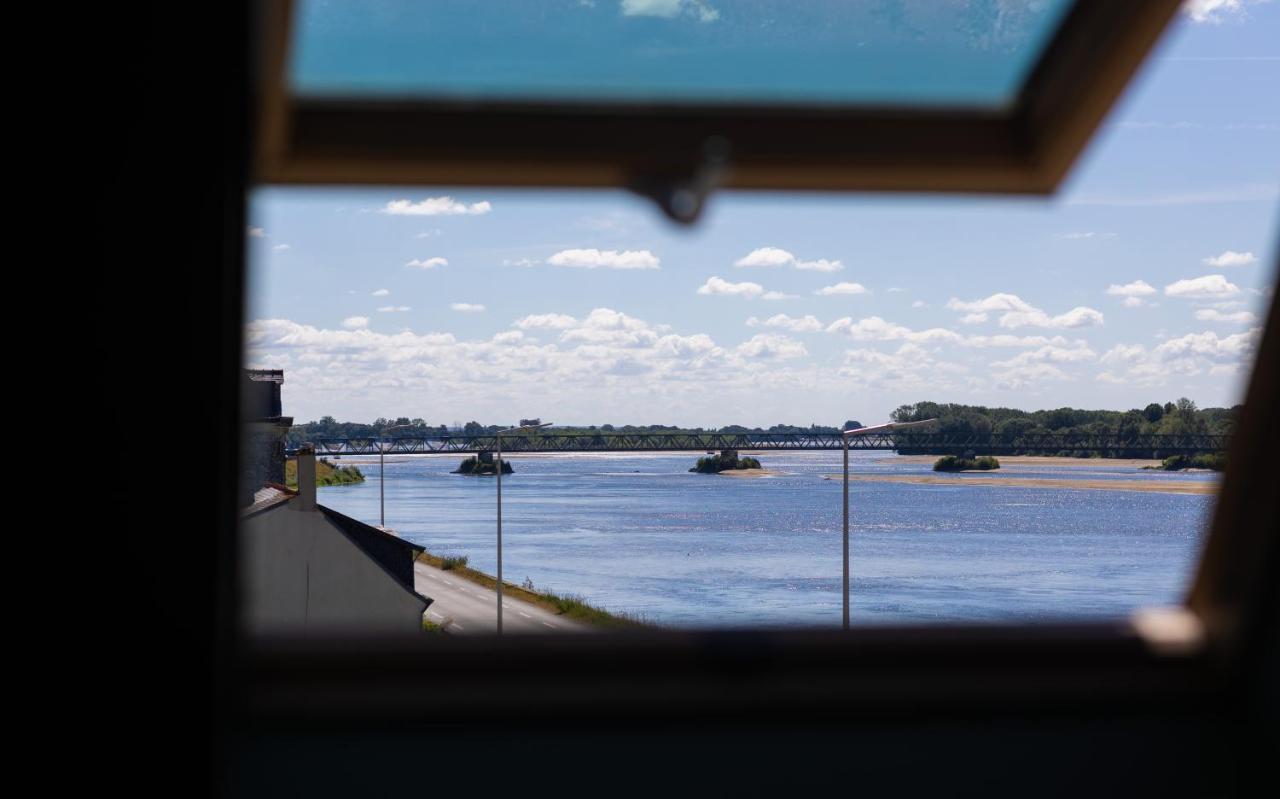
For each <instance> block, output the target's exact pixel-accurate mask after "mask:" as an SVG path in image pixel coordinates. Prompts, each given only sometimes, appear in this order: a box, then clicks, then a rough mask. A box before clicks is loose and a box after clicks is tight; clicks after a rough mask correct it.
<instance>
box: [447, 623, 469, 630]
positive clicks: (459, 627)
mask: <svg viewBox="0 0 1280 799" xmlns="http://www.w3.org/2000/svg"><path fill="white" fill-rule="evenodd" d="M450 626H452V627H457V628H458V629H459V630H465V629H467V628H466V627H463V626H462V625H461V624H458V623H457V622H456V621H455V622H450Z"/></svg>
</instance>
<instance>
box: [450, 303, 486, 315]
mask: <svg viewBox="0 0 1280 799" xmlns="http://www.w3.org/2000/svg"><path fill="white" fill-rule="evenodd" d="M449 307H450V308H452V309H453V310H455V311H459V312H460V313H480V312H481V311H483V310H484V306H483V305H477V304H475V303H471V302H455V303H450V305H449Z"/></svg>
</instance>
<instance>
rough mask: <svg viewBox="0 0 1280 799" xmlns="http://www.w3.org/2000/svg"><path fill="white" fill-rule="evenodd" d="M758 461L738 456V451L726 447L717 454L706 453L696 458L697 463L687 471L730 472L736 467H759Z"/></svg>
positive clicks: (703, 472)
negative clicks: (702, 456)
mask: <svg viewBox="0 0 1280 799" xmlns="http://www.w3.org/2000/svg"><path fill="white" fill-rule="evenodd" d="M759 468H760V461H758V460H756V459H755V458H750V457H742V458H739V457H738V453H737V452H736V451H734V450H731V449H727V450H725V451H724V452H721V453H720V454H719V455H708V456H706V457H704V458H698V463H697V464H696V465H695V466H694V467H693V468H691V469H689V471H691V472H697V473H698V474H719V473H720V472H731V471H735V470H738V469H759Z"/></svg>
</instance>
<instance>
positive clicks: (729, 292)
mask: <svg viewBox="0 0 1280 799" xmlns="http://www.w3.org/2000/svg"><path fill="white" fill-rule="evenodd" d="M698 293H699V294H704V295H712V296H720V297H745V298H746V299H748V300H753V299H756V298H757V297H759V298H761V299H765V300H785V299H791V295H789V294H783V293H782V292H780V291H765V290H764V286H762V285H760V284H759V283H752V282H750V281H743V282H741V283H730V282H729V281H727V280H724V279H723V278H720V277H710V278H707V282H706V283H703V284H702V286H701V287H699V288H698Z"/></svg>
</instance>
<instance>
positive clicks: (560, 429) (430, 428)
mask: <svg viewBox="0 0 1280 799" xmlns="http://www.w3.org/2000/svg"><path fill="white" fill-rule="evenodd" d="M404 425H408V426H409V427H407V428H406V427H404ZM514 426H515V425H514V423H511V424H501V425H499V424H489V425H485V424H480V423H479V422H467V423H466V424H464V425H462V426H461V427H458V426H456V425H452V426H450V425H443V424H440V425H433V424H428V423H427V422H426V421H425V420H423V419H410V418H408V417H407V416H401V417H399V418H396V419H375V420H374V421H373V422H372V423H368V424H366V423H364V422H339V421H337V420H336V419H334V418H333V417H332V416H322V417H320V420H319V421H317V422H304V423H302V424H295V425H294V426H293V427H292V428H291V429H290V430H289V437H288V439H287V440H288V443H289V445H290V446H296V445H298V444H301V443H303V442H305V441H319V440H322V439H326V438H374V437H376V436H377V435H379V433H380V432H381V431H384V430H385V431H387V432H386V437H387V438H395V437H397V436H403V437H410V436H423V435H429V436H448V435H466V436H471V435H492V434H494V433H496V432H498V431H499V430H506V429H507V428H510V427H514ZM861 426H862V423H861V422H858V421H854V420H852V419H850V420H847V421H846V422H845V423H844V426H843V427H831V426H824V425H818V424H813V425H809V426H808V427H798V426H796V425H790V424H775V425H774V426H773V427H769V428H763V427H743V426H742V425H737V424H731V425H728V426H726V427H717V428H710V427H680V426H678V425H664V424H645V425H633V424H623V425H611V424H602V425H594V424H593V425H590V426H587V427H579V426H575V425H559V424H558V425H556V426H555V431H556V432H557V433H838V432H840V431H841V430H848V429H849V428H851V427H861ZM393 427H395V428H400V429H397V430H392V429H390V428H393Z"/></svg>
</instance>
